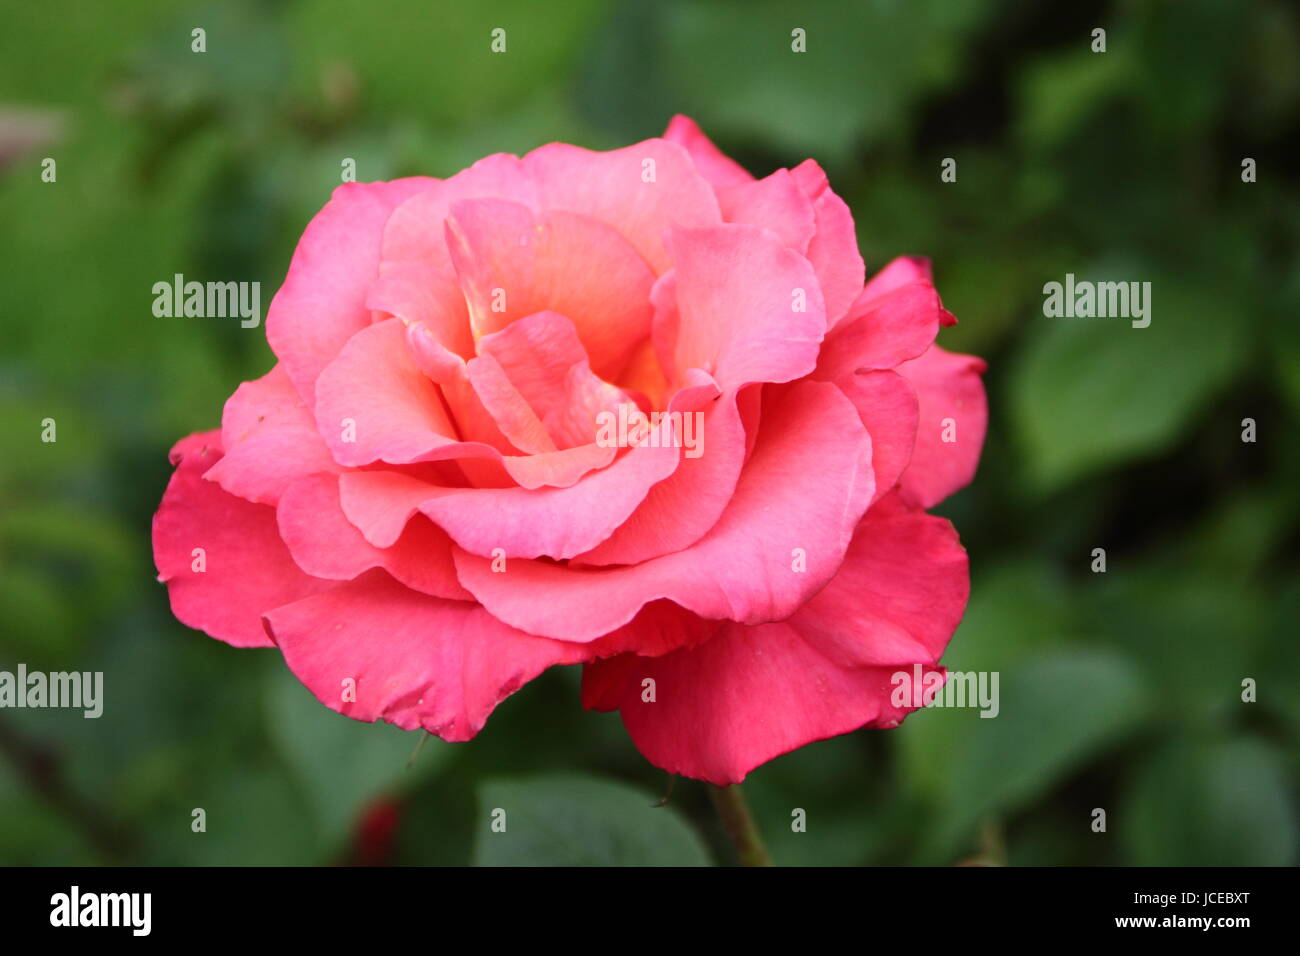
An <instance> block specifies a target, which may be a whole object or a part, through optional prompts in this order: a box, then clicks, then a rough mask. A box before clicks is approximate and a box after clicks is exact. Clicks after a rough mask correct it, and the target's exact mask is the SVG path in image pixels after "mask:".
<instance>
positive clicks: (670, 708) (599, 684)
mask: <svg viewBox="0 0 1300 956" xmlns="http://www.w3.org/2000/svg"><path fill="white" fill-rule="evenodd" d="M895 670H896V669H895V668H890V667H845V666H842V665H840V664H838V663H836V662H835V661H833V660H831V659H829V658H828V657H827V656H826V655H825V654H824V653H822V651H821V650H820V649H819V648H818V647H816V646H815V645H814V644H812V643H810V642H809V641H807V640H805V639H804V638H802V637H801V636H800V635H799V633H798V632H797V631H796V630H795V629H794V628H793V627H791V626H790V625H789V624H763V625H759V626H757V627H745V626H744V625H740V624H730V623H729V624H726V625H724V626H723V628H722V629H721V630H720V631H719V632H718V633H717V634H716V635H714V636H713V637H712V638H710V639H709V640H707V641H705V642H704V643H703V644H701V645H699V646H698V647H694V648H689V649H685V650H679V651H675V652H673V653H671V654H667V655H664V656H662V657H651V658H647V657H634V656H632V655H629V654H625V655H622V656H620V657H615V658H611V659H609V660H607V661H597V662H595V663H593V664H589V665H588V666H587V668H586V672H585V673H584V675H583V701H584V704H585V705H586V706H587V707H589V708H599V709H602V710H605V709H611V708H612V707H614V706H617V707H618V708H619V710H620V712H621V713H622V716H623V724H624V726H626V727H627V729H628V733H629V734H631V736H632V740H633V742H634V743H635V744H636V746H637V749H638V750H640V751H641V753H642V754H644V755H645V758H646V759H647V760H649V761H650V762H651V763H653V764H654V765H655V766H657V767H662V768H663V769H664V770H667V771H668V772H669V773H676V774H681V775H683V776H687V777H694V778H696V779H699V780H707V781H709V782H710V783H715V784H718V785H719V786H726V785H728V784H733V783H739V782H741V781H742V780H744V779H745V776H746V774H748V773H749V771H751V770H753V769H754V768H755V767H757V766H758V765H759V764H762V763H766V762H767V761H769V760H771V759H772V758H773V757H777V756H779V755H781V754H783V753H788V752H789V751H791V750H795V749H797V748H799V747H802V746H804V745H805V744H809V743H812V742H813V741H815V740H822V739H825V738H827V737H835V736H838V735H839V734H844V733H848V732H849V731H851V730H856V729H858V728H859V727H864V726H875V727H893V726H896V725H897V724H898V723H899V722H900V721H901V720H902V719H903V717H904V716H906V714H907V713H908V712H909V711H910V710H912V709H914V708H911V707H906V708H900V707H895V706H894V705H893V704H892V703H891V702H890V693H891V691H892V689H893V688H892V686H891V684H890V678H891V675H892V674H893V673H894V671H895ZM647 678H649V679H652V680H653V681H654V682H655V683H654V687H655V699H654V701H653V702H650V703H643V702H642V700H641V696H640V688H641V686H642V683H641V682H642V681H644V680H646V679H647Z"/></svg>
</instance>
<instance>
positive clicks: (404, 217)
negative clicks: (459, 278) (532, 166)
mask: <svg viewBox="0 0 1300 956" xmlns="http://www.w3.org/2000/svg"><path fill="white" fill-rule="evenodd" d="M462 199H508V200H512V201H514V202H520V203H524V204H525V205H527V206H530V207H532V208H538V206H537V190H536V187H535V186H534V184H533V179H532V176H531V175H530V173H529V172H528V171H527V170H526V169H525V168H524V166H523V163H522V162H521V161H520V159H519V157H518V156H511V155H510V154H509V153H494V154H493V155H491V156H485V157H484V158H482V159H480V160H479V161H478V162H476V163H475V164H474V165H473V166H470V167H468V168H466V169H462V170H461V171H460V172H458V173H457V174H456V175H455V176H452V177H451V178H450V179H445V180H443V181H441V182H439V183H436V184H435V185H434V186H433V188H430V189H428V190H425V191H424V192H422V193H420V194H419V195H417V196H414V197H413V198H412V199H411V200H410V201H408V202H406V203H403V204H402V205H401V206H400V207H399V208H398V209H397V210H396V211H395V212H394V213H393V215H392V218H391V219H390V220H389V221H388V224H387V226H386V227H385V228H384V234H383V243H382V249H383V253H382V258H383V260H384V262H385V263H391V262H396V261H400V260H415V261H421V262H424V263H426V264H427V265H428V266H430V267H432V268H433V269H434V270H435V271H438V272H442V273H444V274H446V275H450V274H451V271H450V269H449V268H448V267H449V266H450V264H451V260H450V258H449V257H448V254H447V241H446V233H445V229H444V223H445V221H446V219H447V215H448V213H449V212H450V211H451V206H452V203H455V202H459V201H460V200H462Z"/></svg>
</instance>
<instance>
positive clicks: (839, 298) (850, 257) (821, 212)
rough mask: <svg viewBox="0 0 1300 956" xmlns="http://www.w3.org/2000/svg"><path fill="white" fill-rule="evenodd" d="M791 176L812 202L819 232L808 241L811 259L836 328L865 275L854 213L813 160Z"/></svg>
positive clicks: (831, 323)
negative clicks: (832, 188) (831, 187)
mask: <svg viewBox="0 0 1300 956" xmlns="http://www.w3.org/2000/svg"><path fill="white" fill-rule="evenodd" d="M791 175H792V176H793V177H794V179H795V181H796V182H797V183H799V186H800V188H801V189H803V191H804V194H805V195H806V196H807V197H808V199H809V201H810V202H811V203H812V208H813V217H814V219H815V221H816V224H817V231H816V233H815V234H814V235H813V237H812V239H811V240H810V241H809V243H808V261H809V262H811V263H812V267H813V270H814V271H815V272H816V273H817V281H818V282H820V283H821V288H822V298H823V299H824V300H825V302H826V328H828V329H833V328H834V327H835V326H836V324H837V323H838V322H839V321H840V320H841V319H842V318H843V317H844V314H845V313H846V312H847V311H848V309H849V305H850V304H851V303H852V302H853V300H854V299H856V298H857V296H858V293H859V292H861V291H862V280H863V278H864V277H865V275H866V267H865V266H864V265H863V262H862V255H861V253H859V252H858V234H857V229H856V228H855V227H854V225H853V213H851V212H850V211H849V207H848V205H847V204H846V203H845V202H844V200H842V199H841V198H840V197H839V196H837V195H835V193H833V192H832V191H831V189H830V185H829V183H828V182H827V180H826V174H825V173H824V172H822V168H821V167H820V166H818V165H817V164H816V163H815V162H813V161H812V160H811V159H809V160H805V161H804V162H802V163H800V164H799V165H798V166H796V167H795V168H794V169H793V170H792V171H791Z"/></svg>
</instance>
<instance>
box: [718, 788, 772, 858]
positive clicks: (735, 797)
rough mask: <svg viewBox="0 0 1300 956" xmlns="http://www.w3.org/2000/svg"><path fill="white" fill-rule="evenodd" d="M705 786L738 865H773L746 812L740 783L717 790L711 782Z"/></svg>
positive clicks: (761, 838) (751, 818) (752, 816)
mask: <svg viewBox="0 0 1300 956" xmlns="http://www.w3.org/2000/svg"><path fill="white" fill-rule="evenodd" d="M707 786H708V788H709V799H710V800H712V801H713V809H715V810H717V811H718V817H719V818H720V819H721V820H722V827H723V829H725V830H726V831H727V836H728V837H730V838H731V842H732V844H733V845H734V846H735V847H736V855H737V856H738V857H740V865H741V866H772V865H773V863H772V857H771V856H770V855H769V854H768V852H767V847H766V846H764V845H763V835H762V834H761V833H759V832H758V825H757V824H755V823H754V815H753V814H752V813H750V812H749V803H748V802H746V800H745V794H744V791H742V790H741V789H740V784H733V785H732V786H730V787H719V786H716V785H714V784H711V783H710V784H708V785H707Z"/></svg>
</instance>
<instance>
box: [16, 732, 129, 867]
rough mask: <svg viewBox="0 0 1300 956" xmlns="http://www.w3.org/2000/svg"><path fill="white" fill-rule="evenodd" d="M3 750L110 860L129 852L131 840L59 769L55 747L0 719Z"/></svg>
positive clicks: (32, 785) (31, 784) (35, 789)
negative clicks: (82, 795) (33, 740)
mask: <svg viewBox="0 0 1300 956" xmlns="http://www.w3.org/2000/svg"><path fill="white" fill-rule="evenodd" d="M0 753H3V754H4V755H5V757H6V758H7V759H8V760H9V761H10V762H11V763H12V764H13V765H14V767H15V768H16V769H17V770H18V773H19V775H20V776H21V777H23V779H24V780H26V782H27V785H28V786H29V787H30V788H31V789H32V791H33V792H34V793H36V794H37V795H38V796H40V797H42V798H43V799H44V800H46V802H48V803H49V804H50V806H52V807H53V808H54V809H55V810H56V811H58V812H59V813H60V814H61V815H62V816H63V817H64V818H66V819H67V820H68V822H69V823H71V824H72V825H73V827H74V828H75V829H76V830H77V831H78V832H79V833H80V834H81V835H82V837H83V838H84V839H85V840H86V842H87V843H89V844H90V846H91V847H93V848H94V850H95V852H97V853H99V854H100V855H101V856H102V857H103V858H104V860H105V862H107V863H118V862H120V861H121V860H122V859H123V858H124V857H125V856H126V855H127V852H128V850H129V847H130V840H128V839H127V837H126V834H125V833H123V832H122V831H121V830H120V829H119V828H118V827H117V826H115V825H114V824H113V823H112V822H111V821H109V820H108V819H106V818H105V816H104V814H103V812H102V811H101V810H100V809H99V808H98V807H96V806H94V805H93V804H91V803H90V802H89V801H86V800H83V799H82V798H81V797H80V796H78V795H77V794H76V793H75V792H74V791H73V790H72V788H71V787H69V786H68V784H67V782H66V781H65V780H64V779H63V774H62V772H61V771H60V769H59V765H58V761H57V759H56V757H55V754H54V752H53V751H51V750H50V749H49V748H47V747H42V746H41V745H39V744H36V743H33V742H32V741H30V740H26V739H24V738H23V736H22V735H21V734H19V733H18V731H17V730H16V729H14V728H13V727H12V726H10V725H9V724H8V723H7V722H5V721H3V720H0Z"/></svg>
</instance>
